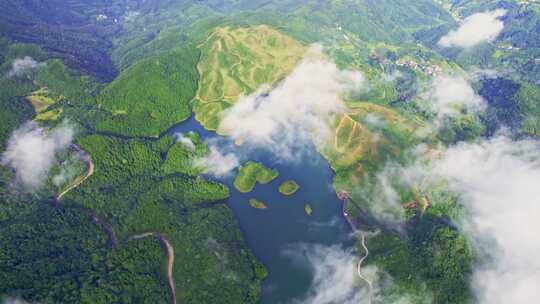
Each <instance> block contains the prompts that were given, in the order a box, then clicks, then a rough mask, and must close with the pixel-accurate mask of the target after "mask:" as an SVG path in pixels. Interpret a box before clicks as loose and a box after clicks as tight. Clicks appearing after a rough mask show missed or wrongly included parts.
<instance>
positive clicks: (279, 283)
mask: <svg viewBox="0 0 540 304" xmlns="http://www.w3.org/2000/svg"><path fill="white" fill-rule="evenodd" d="M189 131H195V132H197V133H199V135H200V136H201V137H202V138H203V139H204V140H219V141H220V142H221V143H224V144H225V145H226V146H228V147H234V149H235V152H238V153H239V154H243V155H246V154H247V159H244V161H245V160H248V159H249V160H253V161H259V162H262V163H264V164H265V165H266V166H268V167H271V168H275V169H277V170H278V171H279V176H278V178H277V179H275V180H274V181H272V182H271V183H269V184H266V185H259V184H258V185H257V186H255V189H254V190H253V191H252V192H250V193H246V194H244V193H240V192H238V191H237V190H236V189H235V188H234V187H233V181H234V177H235V174H232V175H231V176H228V177H225V178H221V179H219V181H220V182H223V183H224V184H226V185H227V186H228V187H229V188H230V190H231V196H230V198H229V199H228V205H229V207H230V208H231V209H232V211H233V213H234V215H235V216H236V219H237V221H238V224H239V226H240V229H241V230H242V232H243V235H244V238H245V241H246V243H247V245H248V246H249V247H250V249H251V250H252V252H253V253H254V255H255V256H256V257H257V259H258V260H259V261H261V262H262V263H263V264H264V265H265V266H266V267H267V269H268V272H269V275H268V277H267V278H266V279H265V281H264V282H263V290H262V299H261V303H263V304H267V303H268V304H269V303H272V304H276V303H290V302H291V301H292V300H294V299H301V298H302V297H303V296H305V294H306V292H307V291H308V289H309V287H310V284H311V280H312V278H313V273H312V271H311V269H310V268H309V267H307V265H302V264H300V263H298V261H295V260H293V259H292V258H291V257H290V256H289V255H287V254H285V251H287V250H288V249H290V248H291V247H292V246H296V245H300V244H314V245H315V244H318V245H340V246H343V247H349V246H352V245H353V244H354V240H353V239H352V238H351V232H352V231H351V227H350V226H349V225H348V223H347V222H346V220H345V218H344V217H343V215H342V214H341V201H340V200H339V199H338V198H337V196H336V193H335V190H334V189H333V188H332V178H333V176H334V173H333V171H332V170H331V168H330V166H329V165H328V163H327V162H326V160H325V159H324V158H323V157H322V156H321V155H320V154H319V153H318V152H316V150H315V147H314V146H313V145H310V147H308V149H310V150H311V152H312V153H309V155H310V156H309V157H307V158H305V159H303V160H302V161H300V162H286V163H284V162H282V161H279V160H278V159H276V157H275V155H272V154H271V153H269V152H268V151H265V150H261V151H249V152H246V151H241V150H242V149H245V148H244V147H242V146H240V147H235V146H234V144H233V143H232V142H230V139H227V138H224V137H221V136H219V135H217V134H216V133H214V132H209V131H207V130H206V129H204V128H203V127H202V126H201V125H200V124H199V123H198V122H197V121H196V120H195V118H194V117H193V116H192V117H191V118H190V119H189V120H186V121H184V122H183V123H180V124H178V125H177V126H175V127H174V128H172V129H171V130H170V132H171V133H176V132H182V133H186V132H189ZM236 150H238V151H236ZM235 173H236V172H235ZM290 179H293V180H295V181H296V182H298V184H299V185H300V189H299V190H298V192H296V193H295V194H294V195H292V196H284V195H282V194H281V193H279V191H278V187H279V185H280V184H281V183H282V182H283V181H286V180H290ZM251 198H256V199H258V200H260V201H262V202H264V203H265V204H266V205H267V206H268V209H266V210H258V209H255V208H253V207H251V206H250V205H249V203H248V201H249V199H251ZM307 203H309V204H310V205H311V206H312V207H313V214H312V215H311V216H308V215H307V214H306V212H305V210H304V206H305V204H307Z"/></svg>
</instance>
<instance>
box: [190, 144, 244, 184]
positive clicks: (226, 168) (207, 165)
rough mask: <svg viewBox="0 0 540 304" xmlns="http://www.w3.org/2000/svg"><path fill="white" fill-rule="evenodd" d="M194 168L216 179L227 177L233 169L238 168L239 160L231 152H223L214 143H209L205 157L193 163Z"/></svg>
mask: <svg viewBox="0 0 540 304" xmlns="http://www.w3.org/2000/svg"><path fill="white" fill-rule="evenodd" d="M193 164H194V166H195V167H196V168H200V169H202V170H203V171H204V172H205V173H206V174H210V175H212V176H214V177H217V178H223V177H227V176H229V175H230V174H231V173H232V172H233V170H234V169H236V168H238V167H239V166H240V160H239V159H238V157H237V156H236V154H234V153H232V152H224V151H222V148H220V147H219V146H218V145H217V144H216V143H214V142H210V143H209V152H208V154H207V155H206V156H204V157H201V158H196V159H195V160H194V161H193Z"/></svg>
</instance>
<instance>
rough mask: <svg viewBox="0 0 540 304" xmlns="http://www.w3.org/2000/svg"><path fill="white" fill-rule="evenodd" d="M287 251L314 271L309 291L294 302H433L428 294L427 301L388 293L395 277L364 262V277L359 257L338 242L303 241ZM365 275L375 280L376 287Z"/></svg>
mask: <svg viewBox="0 0 540 304" xmlns="http://www.w3.org/2000/svg"><path fill="white" fill-rule="evenodd" d="M286 254H287V255H288V256H289V257H291V258H292V259H293V260H295V261H296V262H297V263H299V264H304V265H306V266H307V267H308V268H309V269H310V270H311V271H312V273H313V281H312V283H311V286H310V288H309V290H308V292H307V294H306V295H305V297H303V298H301V299H296V300H295V301H293V302H292V303H294V304H334V303H340V304H368V303H388V304H410V303H430V299H429V297H428V296H426V300H425V301H424V300H421V301H420V302H418V299H417V300H416V301H412V300H411V298H410V297H409V296H408V295H407V294H404V293H403V292H400V294H399V295H396V294H388V293H385V291H387V290H390V289H393V286H394V285H393V282H392V278H391V277H390V276H389V275H388V274H386V273H383V272H381V271H379V269H377V268H376V267H375V266H362V268H361V274H362V276H363V278H360V277H359V275H358V269H357V263H358V261H359V258H358V256H357V254H355V252H353V251H352V250H350V249H344V248H342V247H340V246H337V245H334V246H323V245H307V244H303V245H297V246H293V247H291V248H290V249H289V250H288V251H286ZM364 279H367V280H369V281H370V282H371V286H372V290H370V288H369V285H368V284H367V283H366V282H365V281H364ZM426 295H427V293H426Z"/></svg>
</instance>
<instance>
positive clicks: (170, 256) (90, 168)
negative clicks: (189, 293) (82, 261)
mask: <svg viewBox="0 0 540 304" xmlns="http://www.w3.org/2000/svg"><path fill="white" fill-rule="evenodd" d="M72 149H74V150H76V151H78V152H80V153H84V154H83V155H84V158H85V159H84V161H85V163H86V167H87V170H86V174H85V175H83V176H79V177H77V178H76V179H75V180H74V181H73V182H72V183H71V184H70V185H69V186H68V187H67V188H66V189H64V190H63V191H62V192H60V193H58V194H57V195H56V197H55V207H56V208H58V207H59V205H60V200H61V199H62V197H63V196H64V195H66V193H68V192H69V191H71V190H73V189H75V188H77V187H78V186H79V185H81V184H82V183H83V182H84V181H85V180H86V179H87V178H89V177H90V176H92V174H94V163H93V162H92V158H91V157H90V155H88V154H86V152H84V151H83V150H82V149H81V148H80V147H79V146H77V145H72ZM81 211H83V212H85V213H86V214H88V215H89V216H90V217H91V218H92V220H94V222H95V223H96V224H98V225H99V226H101V227H102V228H103V229H104V230H105V231H106V232H107V234H108V236H109V239H110V241H111V244H112V246H113V247H117V246H118V245H119V241H118V238H117V236H116V233H115V232H114V229H113V227H112V226H111V225H109V224H108V223H106V222H105V221H103V220H102V219H101V218H100V217H99V216H98V215H97V213H96V212H95V211H94V210H91V209H87V208H81ZM146 237H156V238H157V239H158V240H159V241H160V243H161V244H162V245H163V247H164V248H165V251H166V254H167V281H168V285H169V289H170V292H171V304H176V284H175V283H174V276H173V268H174V247H173V246H172V245H171V242H170V241H169V240H167V238H165V236H164V235H163V234H161V233H156V232H146V233H142V234H137V235H133V236H130V237H128V238H127V240H126V241H127V242H129V241H131V240H138V239H143V238H146Z"/></svg>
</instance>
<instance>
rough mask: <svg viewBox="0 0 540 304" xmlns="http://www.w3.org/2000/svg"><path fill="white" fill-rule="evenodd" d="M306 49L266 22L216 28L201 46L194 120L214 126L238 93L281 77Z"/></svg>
mask: <svg viewBox="0 0 540 304" xmlns="http://www.w3.org/2000/svg"><path fill="white" fill-rule="evenodd" d="M305 50H306V48H305V47H304V46H303V45H302V44H300V43H299V42H298V41H296V40H294V39H292V38H290V37H289V36H287V35H284V34H283V33H280V32H278V31H276V30H275V29H272V28H270V27H268V26H256V27H247V28H235V29H233V28H230V27H226V28H218V29H216V30H215V31H214V32H213V33H212V34H211V35H210V36H209V37H208V39H207V40H206V41H205V42H204V44H203V45H202V46H201V53H202V54H201V60H200V62H199V64H198V70H199V73H200V75H201V78H200V81H199V89H198V91H197V97H196V99H195V102H194V108H193V110H194V112H195V114H196V118H197V120H198V121H199V122H200V123H201V124H202V125H203V126H204V127H205V128H207V129H209V130H216V129H217V127H218V126H219V122H220V113H221V112H222V111H223V110H225V109H227V108H228V107H230V106H231V105H232V104H233V103H235V102H236V101H237V99H238V97H240V96H242V95H249V94H251V93H253V92H255V91H256V90H257V89H259V87H260V86H261V85H263V84H267V85H272V84H274V83H275V82H277V81H279V80H281V79H282V78H284V77H285V76H286V75H287V74H288V73H290V72H291V71H292V69H293V68H294V67H295V65H296V64H297V63H298V61H299V60H300V59H301V58H302V55H303V54H304V52H305ZM225 132H226V130H225Z"/></svg>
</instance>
